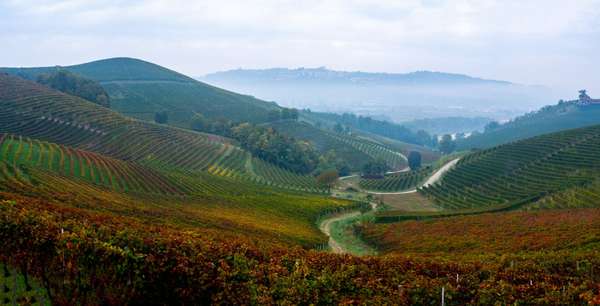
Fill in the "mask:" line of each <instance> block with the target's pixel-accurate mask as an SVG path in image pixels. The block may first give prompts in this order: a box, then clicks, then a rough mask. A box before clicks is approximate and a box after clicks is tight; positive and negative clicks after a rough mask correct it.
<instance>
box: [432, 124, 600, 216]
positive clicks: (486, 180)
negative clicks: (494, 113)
mask: <svg viewBox="0 0 600 306" xmlns="http://www.w3.org/2000/svg"><path fill="white" fill-rule="evenodd" d="M599 176H600V126H594V127H589V128H581V129H575V130H569V131H565V132H560V133H555V134H548V135H543V136H538V137H535V138H530V139H527V140H523V141H519V142H515V143H511V144H507V145H503V146H499V147H496V148H493V149H488V150H484V151H480V152H477V153H474V154H470V155H467V156H466V157H464V158H463V159H461V160H460V162H459V163H458V165H457V167H455V168H454V169H453V170H451V171H449V172H448V173H447V174H446V176H445V177H444V178H443V179H442V181H441V183H440V184H436V185H433V186H430V187H428V188H423V189H421V192H422V193H423V194H425V195H427V196H428V197H430V198H431V199H433V200H434V201H435V203H436V204H437V205H439V206H441V207H444V208H447V209H465V208H481V207H493V206H502V205H508V206H510V205H512V204H516V203H520V204H523V203H527V202H533V201H536V200H538V199H541V198H543V197H544V196H548V195H550V194H554V193H558V192H561V191H564V190H567V189H569V188H575V187H578V186H585V185H586V184H590V183H591V182H593V181H595V180H596V179H598V178H599Z"/></svg>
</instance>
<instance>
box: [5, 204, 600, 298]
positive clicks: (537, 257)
mask: <svg viewBox="0 0 600 306" xmlns="http://www.w3.org/2000/svg"><path fill="white" fill-rule="evenodd" d="M2 198H3V200H2V201H1V202H0V203H1V204H0V229H1V230H0V239H1V240H2V241H4V242H6V243H5V244H4V246H3V248H1V249H0V261H2V262H5V263H7V264H9V265H10V266H13V267H19V269H20V270H21V271H23V272H26V273H27V274H29V275H31V276H34V277H35V278H37V279H39V280H41V282H42V284H43V285H44V287H45V288H47V289H48V294H49V296H50V298H51V299H52V301H53V303H54V304H56V305H72V304H86V305H95V304H105V305H123V304H133V305H136V304H139V305H155V304H206V303H209V302H212V303H232V304H276V303H281V304H311V303H314V304H317V303H321V304H331V303H343V304H358V303H371V304H382V303H393V304H423V303H434V304H437V303H439V301H440V298H441V295H440V290H441V288H442V287H444V289H445V292H446V296H445V299H446V302H447V304H448V305H464V304H468V303H471V304H482V305H489V304H492V303H502V304H512V303H516V302H519V301H520V302H527V303H531V304H554V305H556V304H571V305H572V304H584V303H587V302H590V303H593V302H600V295H599V290H600V287H599V281H600V279H599V277H598V276H597V273H596V274H593V272H592V271H593V270H591V269H593V267H597V266H598V264H600V256H598V255H599V254H598V252H597V251H579V252H574V253H571V252H568V253H567V252H563V253H559V252H550V253H541V252H540V253H532V254H530V255H519V256H516V255H511V256H499V257H496V256H490V257H488V258H476V257H473V258H468V259H466V260H464V261H463V262H461V263H453V262H449V261H447V260H444V259H441V258H436V259H433V258H432V259H421V258H410V257H405V256H389V257H383V258H379V257H363V258H360V257H353V256H338V255H333V254H324V253H319V252H315V251H306V250H303V249H300V248H293V249H287V248H283V247H281V246H279V245H277V244H270V243H266V242H260V243H258V242H253V241H251V240H247V239H244V238H243V237H242V238H238V239H222V238H220V237H219V236H218V234H212V235H210V234H205V235H198V234H195V233H193V232H186V231H180V230H177V229H175V228H172V227H169V226H161V227H157V226H153V225H150V224H144V223H141V222H139V221H137V220H136V219H135V218H130V217H123V216H114V215H111V214H109V213H99V212H89V211H84V210H81V209H78V208H71V207H64V206H61V205H58V204H54V203H49V202H45V201H40V200H37V199H30V198H25V197H18V196H15V195H12V194H8V193H4V194H2Z"/></svg>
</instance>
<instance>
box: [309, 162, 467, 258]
mask: <svg viewBox="0 0 600 306" xmlns="http://www.w3.org/2000/svg"><path fill="white" fill-rule="evenodd" d="M459 159H460V158H457V159H453V160H451V161H449V162H447V163H446V164H445V165H443V166H442V167H441V168H439V169H438V170H437V171H436V172H434V173H433V174H432V175H431V176H430V177H429V178H428V179H427V180H426V181H425V183H423V185H422V186H430V185H433V184H435V183H436V182H438V181H439V180H440V179H441V178H442V177H443V176H444V174H445V173H446V172H448V170H450V169H452V168H453V167H454V166H455V165H456V163H457V162H458V161H459ZM351 177H352V176H351ZM414 192H417V189H412V190H408V191H402V192H389V193H385V192H369V193H370V194H376V195H377V194H407V193H414ZM371 208H372V209H373V210H375V209H376V208H377V204H376V203H371ZM360 214H361V212H359V211H352V212H347V213H341V214H336V215H334V216H332V217H331V218H327V219H325V220H323V221H322V222H321V224H320V225H319V229H320V230H321V232H323V234H325V235H326V236H327V237H329V242H328V244H329V247H330V248H331V251H332V252H333V253H336V254H347V253H350V252H349V251H348V250H347V249H345V248H344V247H343V246H342V245H341V244H340V243H339V242H338V241H335V239H333V235H332V234H331V227H332V225H333V223H335V222H338V221H343V220H345V219H349V218H354V217H356V216H359V215H360Z"/></svg>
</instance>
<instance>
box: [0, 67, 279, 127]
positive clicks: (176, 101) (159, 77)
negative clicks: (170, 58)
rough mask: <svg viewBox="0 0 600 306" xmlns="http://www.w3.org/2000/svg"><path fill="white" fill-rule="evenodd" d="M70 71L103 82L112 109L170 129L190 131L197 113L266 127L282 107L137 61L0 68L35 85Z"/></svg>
mask: <svg viewBox="0 0 600 306" xmlns="http://www.w3.org/2000/svg"><path fill="white" fill-rule="evenodd" d="M57 69H66V70H69V71H71V72H73V73H76V74H80V75H82V76H83V77H86V78H89V79H92V80H95V81H98V82H100V84H101V85H102V86H103V87H104V88H105V90H106V91H107V92H108V94H109V95H110V98H111V101H112V102H111V103H112V104H111V108H113V109H114V110H116V111H118V112H121V113H124V114H127V115H128V116H132V117H135V118H140V119H146V120H153V118H154V114H155V113H156V112H162V111H166V112H167V113H168V115H169V121H170V123H171V124H173V125H176V126H180V127H184V128H188V127H189V120H190V119H191V117H192V116H193V114H194V113H195V112H200V113H202V114H203V115H205V116H207V117H210V118H214V119H219V118H227V119H230V120H233V121H248V122H264V121H267V119H268V117H267V113H268V111H269V110H273V109H279V107H278V106H277V104H275V103H271V102H265V101H261V100H258V99H255V98H253V97H250V96H245V95H240V94H236V93H233V92H230V91H226V90H223V89H220V88H216V87H213V86H210V85H208V84H205V83H202V82H198V81H196V80H194V79H192V78H189V77H187V76H185V75H182V74H180V73H178V72H175V71H172V70H169V69H166V68H164V67H161V66H158V65H155V64H152V63H149V62H145V61H142V60H138V59H133V58H112V59H105V60H99V61H94V62H90V63H86V64H81V65H74V66H65V67H61V66H56V67H38V68H0V71H3V72H6V73H9V74H13V75H17V76H20V77H24V78H26V79H30V80H35V79H36V78H37V76H38V75H40V74H42V73H49V72H52V71H55V70H57Z"/></svg>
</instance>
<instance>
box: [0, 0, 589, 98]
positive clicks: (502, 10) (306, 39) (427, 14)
mask: <svg viewBox="0 0 600 306" xmlns="http://www.w3.org/2000/svg"><path fill="white" fill-rule="evenodd" d="M191 2H194V4H190V3H191ZM0 42H1V44H0V66H38V65H57V64H59V65H68V64H76V63H82V62H86V61H91V60H95V59H101V58H107V57H116V56H128V57H137V58H141V59H145V60H148V61H152V62H155V63H157V64H160V65H163V66H166V67H169V68H172V69H175V70H178V71H180V72H183V73H185V74H188V75H192V76H199V75H203V74H205V73H209V72H214V71H219V70H227V69H234V68H238V67H242V68H268V67H318V66H327V67H329V68H333V69H337V70H362V71H382V72H409V71H414V70H433V71H444V72H456V73H465V74H469V75H473V76H479V77H484V78H490V79H501V80H508V81H513V82H518V83H523V84H539V85H546V86H551V87H556V86H562V87H565V88H566V89H568V90H575V89H578V88H584V87H586V88H588V89H590V91H591V94H592V95H593V96H594V92H595V93H596V95H595V96H598V97H600V56H599V54H600V0H570V1H565V0H533V1H527V0H522V1H511V0H482V1H463V0H448V1H444V0H421V1H417V0H414V1H412V0H382V1H360V0H339V1H323V0H314V1H313V0H291V1H285V0H261V1H252V0H239V1H228V0H219V1H190V0H187V1H175V0H149V1H131V0H127V1H120V0H88V1H85V0H69V1H67V0H64V1H45V0H23V1H18V0H0ZM574 95H575V94H574Z"/></svg>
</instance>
